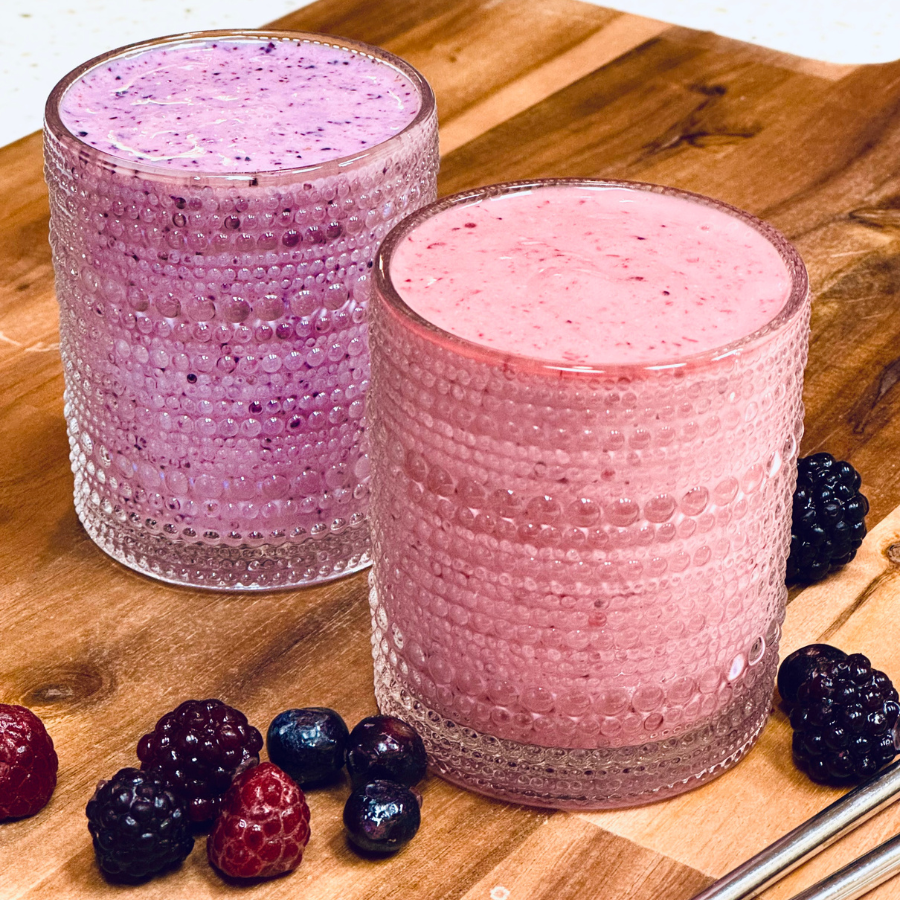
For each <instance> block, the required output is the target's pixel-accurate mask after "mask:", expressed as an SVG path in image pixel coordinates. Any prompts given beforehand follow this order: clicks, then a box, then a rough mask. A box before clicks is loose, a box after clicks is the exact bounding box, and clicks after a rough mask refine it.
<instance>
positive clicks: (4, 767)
mask: <svg viewBox="0 0 900 900" xmlns="http://www.w3.org/2000/svg"><path fill="white" fill-rule="evenodd" d="M58 769H59V760H58V759H57V756H56V751H55V750H54V749H53V741H52V739H51V738H50V735H49V734H47V729H46V728H44V723H43V722H42V721H41V720H40V719H39V718H38V717H37V716H36V715H35V714H34V713H33V712H32V711H31V710H30V709H26V708H25V707H24V706H12V705H9V704H6V703H0V820H3V819H18V818H21V817H22V816H33V815H34V814H35V813H36V812H38V811H39V810H41V809H43V808H44V807H45V806H46V805H47V801H49V799H50V797H51V795H52V794H53V789H54V788H55V787H56V772H57V770H58Z"/></svg>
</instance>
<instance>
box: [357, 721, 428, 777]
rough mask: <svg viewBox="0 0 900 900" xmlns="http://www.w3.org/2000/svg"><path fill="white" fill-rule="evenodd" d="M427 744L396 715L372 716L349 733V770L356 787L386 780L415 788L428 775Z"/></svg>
mask: <svg viewBox="0 0 900 900" xmlns="http://www.w3.org/2000/svg"><path fill="white" fill-rule="evenodd" d="M427 766H428V756H427V755H426V753H425V744H424V743H422V738H420V737H419V735H418V734H416V732H415V730H414V729H413V728H412V726H410V725H407V724H406V722H404V721H402V720H401V719H395V718H394V717H393V716H369V717H368V718H366V719H363V720H362V721H361V722H360V723H359V724H358V725H357V726H356V727H355V728H354V729H353V731H351V732H350V738H349V741H348V744H347V771H348V772H349V773H350V778H351V780H352V782H353V786H354V787H358V786H359V785H361V784H366V783H367V782H370V781H377V780H379V779H384V780H386V781H395V782H397V783H398V784H403V785H406V786H407V787H412V785H414V784H416V782H418V781H420V780H421V779H422V777H423V776H424V775H425V769H426V768H427Z"/></svg>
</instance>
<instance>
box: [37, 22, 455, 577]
mask: <svg viewBox="0 0 900 900" xmlns="http://www.w3.org/2000/svg"><path fill="white" fill-rule="evenodd" d="M324 40H325V39H319V38H318V37H317V36H315V35H302V34H298V33H296V32H280V33H265V34H262V33H259V34H256V33H249V34H248V33H244V32H241V33H230V34H222V33H207V34H202V35H194V36H176V37H174V38H163V39H161V40H159V41H153V42H150V43H148V44H145V45H142V46H138V47H132V48H127V49H126V50H124V51H120V52H117V53H112V54H108V55H107V56H106V57H103V58H100V59H98V60H94V61H92V62H90V63H87V64H85V66H82V67H81V68H80V69H78V70H76V71H75V72H73V73H71V74H70V75H69V76H67V78H65V79H63V81H62V82H60V84H59V85H58V86H57V88H56V89H55V90H54V92H53V94H52V95H51V97H50V100H49V101H48V105H47V119H46V130H45V153H46V172H47V181H48V185H49V187H50V199H51V243H52V245H53V251H54V266H55V270H56V286H57V296H58V299H59V303H60V347H61V353H62V357H63V363H64V366H65V376H66V418H67V423H68V427H69V438H70V442H71V446H72V456H71V458H72V467H73V471H74V473H75V507H76V510H77V512H78V514H79V517H80V518H81V521H82V522H83V524H84V525H85V528H86V530H87V531H88V533H89V535H90V536H91V537H92V538H93V539H94V540H95V541H96V542H97V543H98V544H99V545H100V546H101V547H102V548H103V549H104V550H106V552H108V553H109V554H110V555H111V556H113V557H114V558H116V559H118V560H120V561H121V562H124V563H125V564H126V565H129V566H131V567H132V568H135V569H137V570H138V571H141V572H144V573H146V574H150V575H154V576H156V577H158V578H162V579H164V580H166V581H171V582H177V583H181V584H189V585H198V586H207V587H215V588H222V589H265V588H274V587H287V586H292V585H299V584H309V583H315V582H319V581H323V580H327V579H329V578H334V577H336V576H338V575H341V574H344V573H347V572H352V571H355V570H356V569H359V568H361V567H362V566H364V565H366V564H367V563H368V560H369V557H368V546H369V543H368V540H369V539H368V530H367V522H366V515H367V507H368V492H369V487H368V482H369V458H368V454H369V449H368V439H367V436H366V413H365V404H366V399H365V398H366V392H367V389H368V383H369V356H368V346H367V340H368V338H367V335H368V325H367V316H368V302H369V279H370V272H371V269H372V266H373V260H374V256H375V253H376V251H377V248H378V245H379V243H380V242H381V240H382V238H383V237H384V236H385V234H386V233H387V231H388V230H389V229H390V228H391V227H392V226H393V224H394V223H395V222H397V221H398V220H399V219H400V218H401V217H402V216H404V215H406V214H407V213H408V212H411V211H412V210H414V209H416V208H418V207H419V206H420V205H422V204H423V203H426V202H428V201H429V200H430V199H432V198H433V197H434V194H435V174H436V171H437V133H436V132H437V125H436V116H435V110H434V100H433V96H432V94H431V92H430V90H429V88H428V85H427V84H426V83H425V82H424V80H423V79H422V78H421V76H419V75H418V73H416V72H415V70H414V69H411V68H410V67H409V66H407V65H406V64H405V63H403V62H402V61H401V60H398V59H396V58H395V57H392V56H390V54H386V53H384V52H383V51H380V50H377V49H376V48H373V47H368V46H367V45H363V44H355V43H353V42H347V43H346V45H341V46H335V45H333V44H331V43H325V42H324Z"/></svg>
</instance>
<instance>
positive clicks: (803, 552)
mask: <svg viewBox="0 0 900 900" xmlns="http://www.w3.org/2000/svg"><path fill="white" fill-rule="evenodd" d="M860 483H861V479H860V476H859V472H857V471H856V469H854V468H853V466H851V465H850V463H848V462H841V461H838V460H836V459H835V458H834V457H833V456H832V455H831V454H830V453H816V454H814V455H812V456H806V457H804V458H802V459H799V460H797V487H796V489H795V491H794V504H793V516H792V520H791V552H790V556H789V557H788V562H787V582H788V584H791V583H794V582H807V583H809V582H813V581H818V580H819V579H821V578H824V577H825V576H826V575H827V574H828V573H829V572H833V571H834V570H835V569H838V568H840V567H841V566H843V565H846V564H847V563H848V562H850V560H851V559H853V557H854V556H856V551H857V550H858V549H859V546H860V544H862V541H863V538H864V537H865V536H866V523H865V517H866V513H867V512H868V511H869V501H868V500H866V498H865V497H864V496H863V495H862V494H861V493H860V492H859V486H860Z"/></svg>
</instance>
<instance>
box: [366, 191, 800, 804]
mask: <svg viewBox="0 0 900 900" xmlns="http://www.w3.org/2000/svg"><path fill="white" fill-rule="evenodd" d="M553 183H555V184H560V183H565V182H560V181H556V182H553ZM530 186H531V187H539V186H540V183H536V184H534V185H530ZM626 186H627V185H626ZM633 186H634V185H633ZM526 187H527V186H526ZM634 187H639V188H642V189H647V190H661V189H659V188H655V187H650V186H641V185H638V186H634ZM522 188H523V185H521V184H520V185H506V186H496V187H493V188H488V189H485V190H486V191H487V192H499V191H504V190H516V189H522ZM673 193H678V192H673ZM482 195H483V194H482V192H473V193H471V194H468V195H463V196H462V197H459V198H449V199H448V200H444V201H441V202H440V203H438V204H436V206H435V207H433V208H429V209H428V210H423V211H422V212H420V213H419V214H417V215H415V216H413V217H412V218H411V219H410V220H408V221H407V222H405V223H403V224H402V225H401V226H400V227H398V228H397V229H395V231H394V232H393V233H392V234H391V235H390V236H389V238H388V239H387V241H386V242H385V244H384V246H383V248H382V251H381V254H380V256H379V260H378V261H377V264H376V268H377V271H378V275H377V277H376V290H375V299H374V311H373V361H372V362H373V373H372V392H371V394H370V415H371V422H372V424H371V428H372V434H373V485H374V492H373V498H372V511H371V524H372V530H373V556H374V566H373V569H372V572H371V573H370V584H371V595H370V598H371V607H372V624H373V638H372V641H373V650H374V660H375V690H376V695H377V699H378V704H379V707H380V708H381V710H382V711H383V712H385V713H389V714H392V715H397V716H399V717H401V718H404V719H406V720H408V721H410V722H411V723H412V724H414V725H415V726H416V727H417V728H418V729H419V730H420V732H421V733H422V735H423V738H424V739H425V742H426V745H427V747H428V751H429V754H430V756H431V760H432V764H433V767H434V769H435V770H436V771H437V772H438V773H439V774H440V775H442V776H443V777H445V778H447V779H449V780H451V781H454V782H457V783H459V784H462V785H465V786H467V787H470V788H473V789H474V790H477V791H480V792H482V793H485V794H489V795H492V796H495V797H499V798H502V799H504V800H512V801H517V802H522V803H528V804H533V805H538V806H550V807H572V808H579V807H581V808H601V807H616V806H629V805H636V804H641V803H647V802H650V801H653V800H657V799H661V798H664V797H667V796H670V795H673V794H676V793H680V792H681V791H684V790H687V789H689V788H691V787H693V786H696V785H698V784H701V783H703V782H705V781H707V780H709V779H710V778H712V777H714V776H715V775H717V774H719V773H721V772H722V771H724V770H725V769H727V768H728V767H730V766H731V765H733V764H734V763H735V762H737V761H738V760H739V759H740V758H741V757H742V756H743V755H744V754H745V753H746V752H747V750H748V749H749V748H750V747H751V746H752V744H753V742H754V740H755V739H756V737H757V735H758V734H759V732H760V730H761V728H762V726H763V724H764V723H765V721H766V718H767V716H768V714H769V712H770V708H771V702H772V694H773V683H774V677H775V671H776V666H777V661H778V639H779V635H780V626H781V623H782V621H783V617H784V608H785V600H786V589H785V586H784V573H785V563H786V556H787V552H788V545H789V540H790V513H791V496H792V493H793V488H794V482H795V470H796V466H795V460H796V455H797V447H798V442H799V438H800V435H801V432H802V416H803V406H802V402H801V386H802V376H803V367H804V364H805V361H806V352H807V335H808V321H809V293H808V284H807V279H806V273H805V270H804V268H803V264H802V262H801V261H800V259H799V257H798V256H797V254H796V252H795V251H794V250H793V248H791V246H790V245H789V244H788V243H787V242H786V241H785V240H784V239H783V238H782V237H781V236H780V235H778V234H777V232H775V231H774V230H773V229H770V228H769V227H768V226H765V225H764V224H763V223H761V222H758V221H757V220H755V219H753V218H752V217H749V216H747V215H746V214H741V213H739V212H738V211H736V210H731V208H730V207H725V206H724V205H722V204H716V203H715V202H714V201H710V200H706V199H705V198H697V197H694V198H693V199H695V200H696V202H705V203H710V204H712V205H714V206H717V207H718V208H719V209H724V210H726V211H730V212H732V213H733V214H734V215H741V216H742V218H744V220H745V221H746V222H747V223H748V224H749V225H750V226H751V227H754V228H757V229H758V230H760V231H762V233H764V234H765V235H766V236H767V237H768V238H769V239H770V240H771V241H772V242H773V244H774V245H775V246H776V247H777V249H778V250H779V252H780V253H781V255H782V258H783V259H784V260H785V263H786V264H787V266H788V268H789V270H790V272H791V276H792V280H793V292H792V295H791V298H790V300H789V301H788V305H787V307H786V309H785V310H784V311H783V312H782V313H781V314H780V315H779V316H778V317H777V318H776V319H775V320H774V321H773V322H772V323H770V324H769V325H768V326H766V327H765V328H763V329H761V330H760V331H758V332H756V333H755V334H753V335H751V336H749V337H747V338H745V339H742V340H741V341H739V342H736V343H735V344H732V345H729V347H726V348H721V349H720V350H718V351H716V352H710V353H706V354H703V355H702V356H697V357H691V358H687V359H683V360H680V361H677V362H676V363H674V364H672V365H661V366H653V367H649V366H637V365H636V366H617V367H615V368H603V367H602V366H595V367H579V369H577V370H575V369H566V368H564V367H562V366H557V365H553V364H552V363H544V362H541V361H538V360H530V359H526V358H521V357H512V356H504V355H502V354H499V353H496V352H494V351H492V350H489V349H487V348H484V347H479V346H477V345H475V344H472V343H469V342H467V341H464V340H461V339H459V338H456V337H455V336H453V335H450V334H448V333H446V332H443V331H441V330H439V329H437V328H436V327H434V326H433V325H431V324H430V323H427V322H425V321H424V320H422V319H421V318H419V317H418V315H417V314H416V313H414V312H413V311H412V310H410V309H409V308H408V307H407V306H406V305H405V304H404V303H403V301H402V300H401V299H400V298H399V296H398V295H397V294H396V292H395V291H394V290H393V287H392V286H391V284H390V256H391V252H392V248H393V247H395V246H396V244H397V243H398V242H399V241H400V239H401V238H402V237H403V235H404V234H405V233H406V232H407V231H408V230H409V229H411V228H413V227H415V224H416V222H417V221H420V220H421V219H422V218H423V217H425V216H426V215H431V214H433V213H434V211H435V210H440V209H442V208H444V206H445V205H446V204H449V203H456V202H471V201H472V200H473V199H477V198H478V197H479V196H482ZM681 196H688V197H692V196H693V195H684V194H682V195H681Z"/></svg>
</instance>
